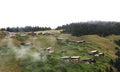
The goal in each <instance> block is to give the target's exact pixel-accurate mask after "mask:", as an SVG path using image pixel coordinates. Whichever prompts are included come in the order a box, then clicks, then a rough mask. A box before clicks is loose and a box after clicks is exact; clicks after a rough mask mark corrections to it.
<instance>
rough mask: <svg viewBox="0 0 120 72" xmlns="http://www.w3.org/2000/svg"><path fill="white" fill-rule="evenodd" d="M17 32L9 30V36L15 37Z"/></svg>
mask: <svg viewBox="0 0 120 72" xmlns="http://www.w3.org/2000/svg"><path fill="white" fill-rule="evenodd" d="M16 34H17V33H15V32H8V34H7V37H15V36H16Z"/></svg>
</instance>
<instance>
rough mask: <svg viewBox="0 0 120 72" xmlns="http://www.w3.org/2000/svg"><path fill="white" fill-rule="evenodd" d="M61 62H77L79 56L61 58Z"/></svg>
mask: <svg viewBox="0 0 120 72" xmlns="http://www.w3.org/2000/svg"><path fill="white" fill-rule="evenodd" d="M61 60H62V61H67V62H79V61H80V57H79V56H63V57H61Z"/></svg>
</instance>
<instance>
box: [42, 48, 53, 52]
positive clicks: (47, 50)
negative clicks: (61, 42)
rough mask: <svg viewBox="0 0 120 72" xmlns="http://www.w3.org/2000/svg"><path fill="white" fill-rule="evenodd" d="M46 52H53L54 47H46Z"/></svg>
mask: <svg viewBox="0 0 120 72" xmlns="http://www.w3.org/2000/svg"><path fill="white" fill-rule="evenodd" d="M44 51H45V52H49V53H53V52H54V49H53V48H52V47H48V48H45V49H44Z"/></svg>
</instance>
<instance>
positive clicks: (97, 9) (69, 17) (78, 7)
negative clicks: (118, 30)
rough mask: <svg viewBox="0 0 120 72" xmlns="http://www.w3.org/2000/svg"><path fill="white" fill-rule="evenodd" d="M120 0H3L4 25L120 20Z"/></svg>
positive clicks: (0, 22) (0, 9) (1, 15)
mask: <svg viewBox="0 0 120 72" xmlns="http://www.w3.org/2000/svg"><path fill="white" fill-rule="evenodd" d="M119 7H120V4H119V0H0V27H8V26H10V27H13V26H26V25H32V26H37V25H39V26H48V27H49V26H50V27H52V28H55V27H57V26H58V25H61V24H66V23H71V22H80V21H89V20H103V21H120V14H119V13H120V10H119Z"/></svg>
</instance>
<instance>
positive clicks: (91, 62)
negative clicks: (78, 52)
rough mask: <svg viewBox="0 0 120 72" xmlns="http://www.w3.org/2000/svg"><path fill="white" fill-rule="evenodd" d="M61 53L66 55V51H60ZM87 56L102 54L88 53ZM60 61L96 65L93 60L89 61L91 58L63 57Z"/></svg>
mask: <svg viewBox="0 0 120 72" xmlns="http://www.w3.org/2000/svg"><path fill="white" fill-rule="evenodd" d="M61 53H66V50H63V51H61ZM88 54H89V55H93V56H104V53H102V52H99V51H98V50H93V51H90V52H89V53H88ZM60 59H61V60H62V61H65V62H83V63H89V64H95V63H96V60H95V59H91V58H87V59H80V57H79V56H63V57H61V58H60Z"/></svg>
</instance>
